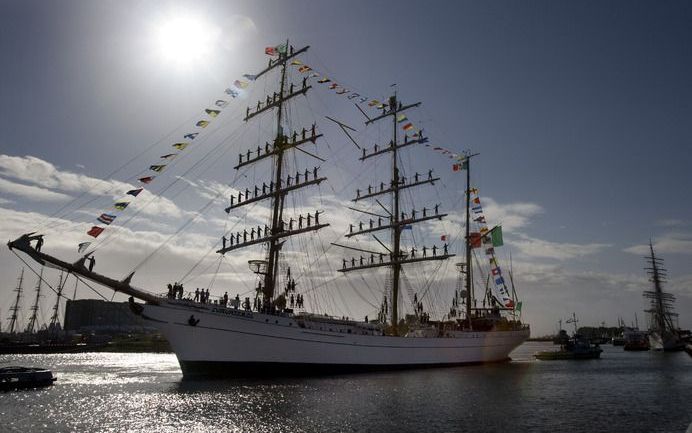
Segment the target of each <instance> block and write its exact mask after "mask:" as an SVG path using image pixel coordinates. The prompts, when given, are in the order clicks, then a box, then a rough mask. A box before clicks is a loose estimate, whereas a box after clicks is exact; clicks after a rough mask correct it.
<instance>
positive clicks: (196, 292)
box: [195, 287, 199, 302]
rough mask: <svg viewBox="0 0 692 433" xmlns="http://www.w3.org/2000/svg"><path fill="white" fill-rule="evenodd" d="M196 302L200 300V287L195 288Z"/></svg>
mask: <svg viewBox="0 0 692 433" xmlns="http://www.w3.org/2000/svg"><path fill="white" fill-rule="evenodd" d="M195 302H199V287H197V288H196V289H195Z"/></svg>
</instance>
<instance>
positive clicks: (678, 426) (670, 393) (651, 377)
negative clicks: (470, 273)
mask: <svg viewBox="0 0 692 433" xmlns="http://www.w3.org/2000/svg"><path fill="white" fill-rule="evenodd" d="M548 347H551V345H550V344H547V343H526V344H524V345H522V346H521V347H519V348H518V349H517V350H516V351H515V352H514V353H512V358H513V361H511V362H509V363H503V364H493V365H479V366H468V367H459V368H442V369H426V370H412V371H399V372H391V373H370V374H358V375H344V376H329V377H316V378H286V379H271V380H269V379H267V380H256V379H255V380H249V379H247V380H227V381H198V380H182V375H181V372H180V369H179V368H178V364H177V361H176V358H175V355H172V354H137V353H134V354H133V353H127V354H125V353H85V354H54V355H3V356H0V366H7V365H25V366H39V367H46V368H49V369H51V370H53V372H54V374H55V375H56V376H57V378H58V380H57V382H56V383H55V385H54V386H52V387H50V388H47V389H43V390H25V391H16V392H6V393H0V431H2V432H87V431H88V432H135V431H136V432H186V433H190V432H291V433H295V432H474V433H480V432H594V431H597V432H628V433H635V432H642V433H650V432H685V431H686V430H687V429H688V426H689V425H690V423H692V358H691V357H689V356H688V355H687V354H685V353H684V352H680V353H656V352H637V353H628V352H623V351H622V348H621V347H612V346H609V345H608V346H604V347H603V348H604V352H603V354H602V358H601V359H599V360H588V361H576V362H572V361H536V360H534V359H533V357H532V354H533V353H534V352H535V351H537V350H544V349H546V348H548ZM690 431H692V429H690Z"/></svg>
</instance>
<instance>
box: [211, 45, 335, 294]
mask: <svg viewBox="0 0 692 433" xmlns="http://www.w3.org/2000/svg"><path fill="white" fill-rule="evenodd" d="M308 48H309V46H306V47H304V48H301V49H299V50H297V51H294V50H293V47H291V46H290V45H289V44H288V41H286V45H285V48H284V49H283V50H279V57H278V58H277V59H270V61H269V65H268V66H267V68H265V69H264V70H263V71H261V72H260V73H258V74H257V75H256V76H255V79H257V78H259V77H261V76H262V75H264V74H266V73H267V72H269V71H271V70H273V69H274V68H280V82H279V91H278V92H274V93H273V94H271V95H267V96H266V98H265V99H264V100H261V101H258V102H257V104H256V105H255V106H254V107H248V108H247V109H246V113H245V119H244V120H245V121H246V122H247V121H249V120H250V119H252V118H254V117H256V116H259V115H261V114H263V113H266V112H270V111H272V110H276V136H275V137H274V139H273V142H272V143H269V142H266V143H265V145H264V146H263V147H262V146H258V147H257V149H248V150H247V151H246V152H245V153H241V154H239V155H238V164H237V165H236V166H235V167H234V168H235V169H236V170H238V169H240V168H242V167H245V166H249V165H251V164H255V163H258V162H261V161H263V160H269V159H271V161H272V165H273V170H272V172H273V173H274V176H273V178H272V179H271V180H270V181H269V183H267V182H266V181H265V182H263V183H262V185H261V186H260V185H254V186H253V188H252V189H250V188H246V189H245V191H239V192H238V194H237V196H231V197H230V205H229V206H228V207H227V208H226V212H228V213H230V211H231V210H233V209H235V208H238V207H241V206H245V205H248V204H251V203H255V202H259V201H264V200H270V202H271V204H270V208H271V217H270V220H269V224H265V225H264V227H262V226H257V227H256V228H255V227H252V228H251V229H250V231H248V229H244V230H243V231H242V232H237V233H235V234H233V233H231V235H230V237H229V239H228V244H227V243H226V238H225V237H224V242H223V247H222V248H221V249H219V250H218V251H217V253H220V254H225V253H227V252H229V251H233V250H236V249H240V248H244V247H248V246H251V245H257V244H264V245H266V246H267V256H266V261H265V262H263V263H262V264H261V265H257V268H256V270H255V272H256V273H257V274H260V275H263V282H264V284H263V285H261V286H260V288H261V290H262V293H263V301H264V305H265V306H267V307H268V306H270V305H271V302H272V301H273V298H274V293H275V289H276V285H277V270H278V268H279V266H278V262H279V254H280V252H281V246H282V245H283V243H284V242H285V238H288V237H291V236H295V235H298V234H302V233H307V232H312V231H316V230H319V229H321V228H323V227H327V226H328V225H329V224H323V223H320V222H319V215H320V214H321V213H322V212H320V211H316V212H314V213H308V214H307V215H306V216H303V215H300V216H299V218H298V220H297V221H296V220H294V219H293V218H292V217H291V218H290V219H289V220H288V222H287V221H286V220H285V218H284V201H285V198H286V196H287V195H288V194H289V193H290V192H293V191H295V190H298V189H302V188H305V187H308V186H312V185H319V184H320V183H321V182H323V181H324V180H326V179H327V178H326V177H323V176H320V175H319V173H318V170H319V167H313V168H311V169H307V168H306V169H305V170H304V171H301V170H298V171H296V173H295V176H292V174H293V173H292V172H291V173H288V175H286V173H285V172H284V171H285V170H286V169H287V167H285V161H284V160H285V158H286V156H287V153H288V152H290V151H291V150H294V149H296V150H302V149H300V146H301V145H303V144H306V143H316V142H317V140H318V139H319V138H320V137H322V134H319V133H317V130H316V129H317V128H316V125H315V124H314V123H313V124H312V125H311V126H310V127H307V128H302V130H301V131H300V132H299V131H297V130H294V131H291V132H288V133H286V132H284V119H283V115H284V110H285V108H284V105H285V104H286V103H287V102H288V101H289V100H291V99H293V98H294V97H296V96H300V95H306V94H307V92H308V91H309V90H310V89H311V88H312V86H310V85H308V84H307V77H306V78H304V79H303V81H302V83H301V84H300V85H295V84H293V83H290V84H289V83H287V76H286V66H287V64H288V61H289V60H290V59H292V58H294V57H296V56H297V55H299V54H301V53H304V52H306V51H307V50H308ZM303 152H305V151H303ZM303 221H305V224H304V223H303ZM254 262H255V263H257V261H254Z"/></svg>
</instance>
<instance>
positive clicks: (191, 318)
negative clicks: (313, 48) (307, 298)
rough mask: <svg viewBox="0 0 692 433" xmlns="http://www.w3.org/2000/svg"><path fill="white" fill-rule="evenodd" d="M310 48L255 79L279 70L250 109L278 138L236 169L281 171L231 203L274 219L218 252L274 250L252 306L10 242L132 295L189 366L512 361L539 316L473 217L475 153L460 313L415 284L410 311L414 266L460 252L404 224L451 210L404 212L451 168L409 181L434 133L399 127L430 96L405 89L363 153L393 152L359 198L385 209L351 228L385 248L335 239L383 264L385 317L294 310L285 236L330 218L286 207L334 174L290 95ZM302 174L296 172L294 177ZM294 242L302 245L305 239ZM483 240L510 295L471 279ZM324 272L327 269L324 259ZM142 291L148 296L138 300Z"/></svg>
mask: <svg viewBox="0 0 692 433" xmlns="http://www.w3.org/2000/svg"><path fill="white" fill-rule="evenodd" d="M308 48H309V47H304V48H302V49H299V50H295V51H294V50H293V48H292V47H291V49H290V51H289V50H286V49H284V50H279V51H278V53H276V52H275V50H274V51H272V54H278V57H277V58H276V59H272V60H270V62H269V65H268V67H267V68H266V69H264V70H263V71H261V72H259V73H258V74H256V75H253V76H252V77H253V78H252V79H253V80H255V79H259V78H260V77H263V76H265V74H268V73H269V72H270V71H275V70H276V69H277V68H279V69H278V87H277V89H276V91H275V92H274V93H273V95H272V96H267V98H266V101H265V100H264V99H263V100H262V101H260V102H259V103H257V105H256V108H255V106H253V107H248V108H247V110H246V112H245V119H244V120H245V121H246V122H248V121H250V120H251V119H253V118H255V117H259V116H262V115H263V114H265V113H270V112H274V113H275V114H276V123H275V130H274V136H273V138H272V140H271V142H267V143H266V145H264V146H258V147H257V149H256V151H255V150H254V149H253V150H249V151H247V152H244V153H241V154H240V155H239V158H238V163H237V165H236V166H235V167H234V168H235V169H236V170H238V169H240V168H242V167H246V166H251V165H255V164H262V163H264V164H267V165H266V166H265V167H264V168H263V169H262V170H261V172H263V173H271V176H272V177H271V179H267V180H266V181H265V182H263V183H262V185H254V186H251V187H249V188H239V191H240V192H239V193H238V194H237V196H233V197H230V205H229V206H228V207H227V208H226V212H233V211H234V210H235V209H237V208H240V207H243V206H246V205H248V204H250V203H256V202H269V203H270V206H269V210H270V215H269V218H268V221H267V224H265V225H264V226H257V227H251V230H250V227H249V228H248V229H246V230H243V231H242V232H238V233H235V234H234V233H231V234H230V237H229V238H226V235H227V234H226V233H225V234H224V238H223V246H222V248H220V249H219V250H218V251H217V252H218V253H219V254H229V253H232V252H234V253H235V252H236V251H237V250H240V249H243V248H247V247H252V246H262V247H264V257H262V258H260V259H255V260H250V261H249V262H248V263H249V265H250V269H251V271H252V272H253V273H254V274H256V276H257V286H256V289H257V295H256V297H255V300H254V303H253V304H252V305H251V302H250V299H249V298H245V300H244V301H242V302H231V303H227V302H225V301H224V302H223V303H221V302H219V303H210V302H207V303H202V302H195V301H194V300H186V299H179V298H181V296H178V297H176V296H175V294H174V293H172V291H169V296H158V295H155V294H153V293H151V292H148V291H144V290H141V289H138V288H135V287H133V286H132V285H131V280H132V277H133V274H130V275H129V276H128V277H127V278H125V279H124V280H122V281H118V280H115V279H112V278H108V277H106V276H103V275H100V274H98V273H96V272H92V271H91V270H90V269H87V267H86V266H85V260H86V259H87V257H88V254H87V256H85V257H83V258H81V259H80V260H78V261H77V262H75V263H71V262H66V261H63V260H60V259H58V258H56V257H53V256H51V255H49V254H46V253H44V252H41V251H40V249H38V248H35V247H34V246H33V245H32V244H31V243H32V242H33V241H34V240H35V239H37V237H38V236H40V235H34V234H33V233H30V234H26V235H23V236H21V237H20V238H18V239H17V240H15V241H12V242H10V243H9V244H8V246H9V247H10V249H16V250H19V251H22V252H24V253H26V254H27V255H29V256H30V257H32V258H33V259H34V260H36V261H37V262H39V263H41V264H43V265H47V266H51V267H55V268H58V269H62V270H65V271H67V272H70V273H73V274H76V275H78V276H80V277H83V278H86V279H89V280H91V281H95V282H98V283H100V284H102V285H104V286H106V287H109V288H111V289H113V290H115V291H118V292H122V293H125V294H128V295H130V305H131V307H132V309H133V311H135V312H136V314H139V315H141V317H142V318H143V319H145V320H146V321H148V323H150V324H151V325H152V326H154V327H156V328H158V329H160V330H161V332H162V333H163V334H164V335H165V337H166V338H167V339H168V341H169V342H170V344H171V346H172V348H173V351H174V352H175V353H176V355H177V357H178V360H179V362H180V366H181V369H182V371H183V374H184V375H185V376H191V375H223V376H241V375H276V374H284V373H290V374H296V373H308V374H312V373H322V372H334V371H338V372H348V371H363V370H389V369H402V368H417V367H435V366H452V365H462V364H471V363H484V362H498V361H505V360H507V359H508V357H509V353H510V352H511V351H512V350H514V349H515V348H516V347H517V346H518V345H520V344H521V343H522V342H524V341H525V340H526V339H527V338H528V337H529V333H530V331H529V327H528V325H525V324H523V323H521V321H520V319H519V309H520V304H518V303H517V302H516V301H517V297H516V292H515V291H514V287H513V282H512V287H511V294H510V291H509V290H508V288H507V286H505V284H507V283H505V281H504V279H503V278H502V277H501V275H500V269H499V266H497V258H496V257H495V255H494V254H495V253H494V249H493V248H492V243H490V247H488V242H489V240H490V238H491V236H494V234H492V232H493V230H490V231H489V230H488V228H487V226H485V220H484V219H483V221H482V222H483V226H484V227H483V229H482V230H481V231H480V232H479V233H475V232H474V233H472V232H471V231H470V226H471V224H475V223H474V222H473V221H476V222H478V221H480V218H474V220H473V221H472V219H471V217H470V208H471V206H472V204H471V203H472V200H475V201H474V203H480V201H478V200H479V199H478V198H474V197H472V195H471V194H472V192H474V194H477V190H476V189H475V188H472V186H471V184H470V168H471V167H470V162H471V158H472V157H473V156H475V155H470V154H466V155H465V156H466V157H465V160H464V161H463V164H464V166H463V169H465V170H466V190H465V199H466V200H465V201H466V207H465V233H466V234H465V242H464V246H465V248H464V261H463V263H460V264H458V267H459V270H460V276H461V286H460V287H457V289H456V290H455V295H454V299H453V300H452V306H451V309H450V312H449V313H448V314H445V315H444V317H441V318H438V319H434V318H431V317H430V315H429V313H427V312H424V311H423V306H422V303H420V302H419V300H418V299H417V295H415V294H413V296H411V298H412V299H413V301H414V302H413V304H414V305H413V311H414V313H413V314H410V315H406V317H405V318H403V319H402V318H401V314H400V303H401V301H400V298H401V293H400V292H401V284H402V280H403V278H404V275H403V268H404V267H406V266H408V265H413V264H422V263H430V262H433V261H438V262H439V261H445V260H448V259H450V258H451V257H453V256H454V255H455V254H453V253H452V252H450V251H449V246H448V245H447V244H446V243H445V244H444V245H443V246H442V247H440V246H432V247H428V246H416V245H414V246H413V247H411V246H408V247H404V245H403V244H402V232H403V231H404V230H408V229H409V228H410V227H412V226H413V225H415V224H418V223H423V222H426V221H430V220H441V219H442V218H444V217H446V216H447V214H446V213H443V212H441V211H440V210H439V209H438V206H439V205H435V206H431V207H428V208H423V209H422V210H420V209H419V210H418V212H416V210H415V209H414V210H411V211H408V210H406V211H405V210H404V209H403V207H402V203H401V201H400V200H401V196H402V192H403V191H407V192H411V191H414V190H415V188H416V187H420V186H423V185H432V184H434V183H435V182H437V181H440V178H439V177H437V176H434V175H433V172H432V170H430V171H429V172H428V175H427V176H426V175H419V174H418V173H417V172H416V174H415V175H413V174H412V173H411V172H408V180H407V179H406V177H405V174H406V172H405V171H403V167H401V166H400V164H401V154H402V152H404V151H405V149H404V148H408V147H410V146H413V145H416V144H422V143H425V142H426V141H427V138H425V137H423V134H422V131H420V133H419V134H417V137H415V136H414V137H411V136H409V135H407V134H405V135H404V136H403V137H400V136H398V134H397V130H398V128H399V127H400V125H398V123H399V122H401V118H402V115H403V113H404V112H405V111H406V110H409V109H412V108H415V107H417V106H418V105H420V103H414V104H407V105H404V104H402V103H401V102H400V101H399V100H398V98H397V96H396V93H395V94H394V95H392V96H391V97H390V98H389V100H388V101H387V103H383V104H380V106H381V107H382V108H381V113H379V114H378V115H377V116H373V117H370V116H367V114H366V117H367V121H366V122H365V123H366V125H371V124H374V123H376V122H380V121H387V120H389V121H390V122H391V123H392V126H393V133H392V137H391V141H389V143H386V144H383V145H380V146H379V147H378V146H377V145H375V146H374V148H372V149H370V150H366V149H362V155H360V154H359V155H358V156H359V159H360V160H361V161H365V160H368V159H370V158H376V157H384V156H389V157H390V161H391V163H390V164H389V170H388V171H389V173H388V176H387V179H383V180H382V182H381V183H380V184H379V185H377V186H374V187H372V186H368V187H367V188H363V189H362V190H357V191H356V194H355V198H353V200H352V201H353V203H356V204H360V203H359V202H361V201H374V202H376V203H377V204H378V205H379V206H380V208H381V210H382V212H384V215H382V212H378V213H374V212H369V211H365V210H358V209H354V208H350V209H351V210H355V211H358V212H362V213H365V214H370V215H371V216H374V217H375V218H377V219H372V218H371V219H370V221H369V222H367V223H365V224H364V223H363V222H360V223H358V224H355V225H353V224H352V225H351V226H350V229H349V230H348V232H347V233H346V234H345V235H344V237H345V238H351V237H354V236H363V235H372V236H373V237H374V239H375V240H377V242H378V244H379V245H380V246H381V247H382V250H380V251H376V250H366V249H365V248H360V249H359V248H354V247H349V246H343V245H340V244H336V243H333V245H336V246H338V247H343V248H347V249H351V250H356V251H359V252H361V254H363V253H364V254H365V256H363V255H360V257H357V258H356V257H353V258H349V259H343V260H342V262H341V263H339V265H338V266H337V270H338V272H341V273H343V274H346V273H351V272H356V271H369V270H374V269H377V268H386V269H387V270H388V274H387V275H388V276H387V278H386V286H387V287H386V288H385V290H384V297H383V299H382V303H381V305H380V312H379V314H378V317H377V318H376V319H374V320H368V319H367V317H366V318H365V320H362V321H359V320H353V319H349V318H345V317H342V318H338V317H333V316H327V315H325V314H315V313H308V312H296V311H295V310H294V308H293V307H294V302H293V301H294V295H295V300H296V302H297V303H298V299H300V300H301V301H302V295H301V294H300V288H298V289H297V283H296V281H295V279H294V278H293V277H291V268H290V266H288V265H287V264H285V262H286V261H288V260H290V257H291V255H290V254H286V251H285V250H286V246H284V244H285V242H286V241H287V240H289V239H291V238H293V237H295V236H299V235H304V234H309V233H312V232H316V231H318V230H321V229H323V228H324V227H327V226H329V223H327V222H325V220H326V217H322V216H321V214H322V213H323V212H321V211H319V210H318V211H314V212H308V213H307V215H304V214H301V215H298V216H297V218H294V217H289V216H288V215H287V212H285V211H286V210H287V209H286V205H285V204H286V201H287V199H288V197H289V196H290V194H292V193H293V192H295V191H297V190H302V189H304V188H308V187H311V186H315V185H319V184H320V183H322V182H324V181H326V180H327V178H326V177H324V176H322V174H321V173H319V172H318V167H316V168H311V169H307V170H303V169H302V168H303V167H300V166H299V165H298V163H297V162H296V161H297V159H296V155H305V154H307V155H308V156H313V157H315V158H318V159H321V158H320V157H317V156H316V155H312V154H311V153H309V152H307V151H305V150H303V149H301V146H302V145H304V144H307V143H316V142H317V141H318V140H319V139H320V138H321V137H322V134H321V133H319V132H318V131H317V130H316V126H315V124H313V125H311V126H308V127H307V128H292V126H291V122H290V118H289V116H288V115H287V114H288V111H287V109H288V107H287V105H288V102H289V101H290V100H293V98H295V97H297V96H301V95H306V94H307V92H308V91H309V90H310V89H311V87H312V86H311V85H309V84H307V83H306V79H303V82H302V85H300V84H298V85H296V86H294V85H293V84H289V83H288V80H289V76H288V74H287V69H288V66H289V65H290V64H300V63H299V62H298V61H297V60H296V57H297V56H298V55H300V54H301V53H304V52H306V51H307V50H308ZM267 53H268V54H269V51H267ZM289 62H290V64H289ZM358 108H360V107H358ZM361 111H362V110H361ZM363 114H365V113H363ZM330 120H332V119H330ZM342 129H343V128H342ZM296 151H301V153H296ZM322 160H323V159H322ZM290 164H293V165H290ZM294 173H295V176H292V174H294ZM382 174H385V173H384V172H383V173H382ZM380 197H388V198H389V199H390V205H389V206H386V205H385V204H383V203H382V202H380V201H379V200H378V198H380ZM473 206H476V205H475V204H474V205H473ZM478 207H480V206H478ZM378 214H379V215H378ZM111 221H112V218H111ZM376 232H380V233H385V234H388V235H389V239H390V241H389V242H385V241H383V240H381V239H379V238H377V237H376V236H375V234H376ZM295 245H300V242H296V243H295ZM481 246H483V247H486V254H488V255H489V257H490V263H491V267H492V275H493V277H492V278H493V281H494V282H496V283H497V284H502V285H503V287H504V289H503V292H502V293H503V295H502V296H500V297H496V296H494V295H493V294H492V293H491V290H490V289H489V288H488V287H486V291H485V294H484V295H483V297H482V305H483V306H482V307H477V299H476V296H475V293H474V285H473V280H472V277H473V272H474V267H473V266H472V262H473V254H472V250H473V249H474V248H480V247H481ZM416 247H418V248H416ZM235 254H237V253H235ZM313 271H314V272H325V269H315V270H313ZM490 274H491V272H488V278H491V277H490ZM479 275H480V274H479ZM510 277H511V274H510ZM373 281H375V280H373ZM171 293H172V294H171ZM411 294H412V293H409V295H411ZM135 299H139V300H142V301H145V302H144V303H136V302H135ZM289 299H290V305H289ZM300 304H302V302H300Z"/></svg>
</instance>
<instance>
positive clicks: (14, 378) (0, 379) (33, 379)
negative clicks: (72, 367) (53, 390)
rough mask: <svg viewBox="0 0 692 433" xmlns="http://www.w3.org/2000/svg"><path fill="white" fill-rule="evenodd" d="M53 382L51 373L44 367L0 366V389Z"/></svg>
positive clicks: (29, 386) (36, 385) (48, 384)
mask: <svg viewBox="0 0 692 433" xmlns="http://www.w3.org/2000/svg"><path fill="white" fill-rule="evenodd" d="M53 382H55V377H53V373H52V372H51V371H50V370H46V369H45V368H31V367H2V368H0V391H11V390H15V389H25V388H39V387H44V386H51V385H52V384H53Z"/></svg>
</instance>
